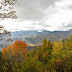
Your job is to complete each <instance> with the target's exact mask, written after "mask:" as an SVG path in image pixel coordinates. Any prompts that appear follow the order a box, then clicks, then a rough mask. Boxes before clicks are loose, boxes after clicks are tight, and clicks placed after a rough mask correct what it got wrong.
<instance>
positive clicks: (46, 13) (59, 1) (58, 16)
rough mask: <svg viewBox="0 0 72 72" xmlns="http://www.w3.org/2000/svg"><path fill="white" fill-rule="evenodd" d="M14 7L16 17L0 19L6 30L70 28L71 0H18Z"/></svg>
mask: <svg viewBox="0 0 72 72" xmlns="http://www.w3.org/2000/svg"><path fill="white" fill-rule="evenodd" d="M14 9H15V10H16V15H17V16H18V19H16V20H15V19H4V20H0V25H4V26H5V29H7V30H10V31H18V30H37V31H42V30H49V31H54V30H68V29H72V0H20V2H19V3H17V4H15V5H14Z"/></svg>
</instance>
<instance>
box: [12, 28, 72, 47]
mask: <svg viewBox="0 0 72 72" xmlns="http://www.w3.org/2000/svg"><path fill="white" fill-rule="evenodd" d="M71 34H72V29H71V30H68V31H53V32H51V31H46V30H44V31H42V32H38V31H34V30H29V31H16V32H12V33H11V35H12V36H11V37H12V39H13V40H23V41H24V42H25V43H27V44H28V45H30V46H35V45H41V43H42V41H43V39H44V38H46V39H47V40H51V41H54V40H59V39H60V38H61V39H65V38H67V37H69V36H70V35H71Z"/></svg>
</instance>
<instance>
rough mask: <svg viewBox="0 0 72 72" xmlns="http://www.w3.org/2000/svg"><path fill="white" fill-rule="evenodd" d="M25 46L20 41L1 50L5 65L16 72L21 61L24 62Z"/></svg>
mask: <svg viewBox="0 0 72 72" xmlns="http://www.w3.org/2000/svg"><path fill="white" fill-rule="evenodd" d="M26 47H27V44H26V43H24V42H23V41H22V40H20V41H15V43H13V45H12V46H10V45H9V46H8V47H7V48H2V54H3V55H2V58H3V59H4V60H5V62H6V63H7V64H10V63H11V65H12V68H15V69H14V70H15V71H16V70H17V69H19V67H20V65H21V63H22V61H23V60H25V58H26V55H27V49H26Z"/></svg>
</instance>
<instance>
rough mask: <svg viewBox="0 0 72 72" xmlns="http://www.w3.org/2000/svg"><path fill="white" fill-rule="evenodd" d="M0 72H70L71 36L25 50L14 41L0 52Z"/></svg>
mask: <svg viewBox="0 0 72 72" xmlns="http://www.w3.org/2000/svg"><path fill="white" fill-rule="evenodd" d="M0 72H72V35H71V36H70V37H68V38H66V39H65V40H61V39H59V41H54V42H51V41H50V40H49V41H47V39H46V38H44V40H43V41H42V45H41V47H37V48H36V49H35V48H34V49H32V50H30V51H28V50H27V44H26V43H24V42H23V41H22V40H21V41H15V42H14V43H13V44H12V46H10V45H9V46H8V47H7V48H5V47H4V48H2V51H1V52H0Z"/></svg>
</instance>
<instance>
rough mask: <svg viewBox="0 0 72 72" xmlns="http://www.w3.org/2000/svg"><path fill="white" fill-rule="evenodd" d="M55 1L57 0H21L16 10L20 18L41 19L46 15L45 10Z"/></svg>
mask: <svg viewBox="0 0 72 72" xmlns="http://www.w3.org/2000/svg"><path fill="white" fill-rule="evenodd" d="M55 1H57V0H21V1H20V2H19V4H17V5H16V6H15V10H16V11H17V16H18V17H19V18H23V19H29V20H39V19H41V18H42V17H44V10H45V9H46V8H48V6H50V5H53V4H54V3H55Z"/></svg>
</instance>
